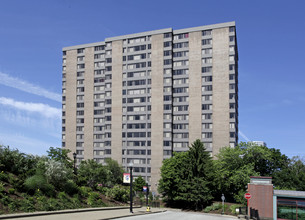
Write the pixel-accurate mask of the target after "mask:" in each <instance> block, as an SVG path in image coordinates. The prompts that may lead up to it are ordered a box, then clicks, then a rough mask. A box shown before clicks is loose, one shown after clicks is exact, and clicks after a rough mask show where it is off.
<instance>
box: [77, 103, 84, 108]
mask: <svg viewBox="0 0 305 220" xmlns="http://www.w3.org/2000/svg"><path fill="white" fill-rule="evenodd" d="M84 107H85V103H76V108H84Z"/></svg>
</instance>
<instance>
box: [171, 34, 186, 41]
mask: <svg viewBox="0 0 305 220" xmlns="http://www.w3.org/2000/svg"><path fill="white" fill-rule="evenodd" d="M188 37H189V34H188V33H186V34H177V35H174V40H179V39H185V38H188Z"/></svg>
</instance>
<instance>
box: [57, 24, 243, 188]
mask: <svg viewBox="0 0 305 220" xmlns="http://www.w3.org/2000/svg"><path fill="white" fill-rule="evenodd" d="M237 62H238V53H237V45H236V32H235V22H228V23H222V24H215V25H208V26H201V27H195V28H187V29H181V30H172V29H171V28H168V29H161V30H156V31H149V32H143V33H137V34H131V35H125V36H118V37H113V38H107V39H105V41H103V42H97V43H92V44H84V45H78V46H72V47H66V48H63V139H62V142H63V147H64V148H66V149H70V150H71V151H72V152H76V153H77V163H80V162H81V161H82V160H86V159H95V160H96V161H97V162H99V163H104V162H105V158H113V159H115V160H117V161H118V162H119V163H120V164H121V165H122V166H123V167H124V168H125V169H126V170H127V167H128V164H129V163H133V164H134V174H135V175H136V176H139V175H141V176H142V177H144V178H145V180H146V181H147V182H148V183H149V184H150V185H151V186H152V189H153V191H156V190H157V186H158V180H159V178H160V167H161V166H162V161H163V160H164V159H166V158H169V157H171V156H172V153H173V151H176V152H180V151H187V150H188V146H189V145H191V143H193V142H194V141H195V140H196V139H200V140H201V141H202V142H203V143H204V144H205V147H206V148H207V150H208V151H209V152H211V154H212V155H216V154H217V153H218V152H219V149H220V148H221V147H224V146H235V144H236V143H237V140H238V136H237V134H238V65H237ZM70 156H72V154H71V155H70Z"/></svg>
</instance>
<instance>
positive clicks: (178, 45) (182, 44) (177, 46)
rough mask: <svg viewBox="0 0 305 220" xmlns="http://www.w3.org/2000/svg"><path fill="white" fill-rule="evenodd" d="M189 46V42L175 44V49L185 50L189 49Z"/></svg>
mask: <svg viewBox="0 0 305 220" xmlns="http://www.w3.org/2000/svg"><path fill="white" fill-rule="evenodd" d="M188 46H189V43H188V42H183V43H175V44H174V49H177V48H184V47H188Z"/></svg>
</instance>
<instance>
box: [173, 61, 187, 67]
mask: <svg viewBox="0 0 305 220" xmlns="http://www.w3.org/2000/svg"><path fill="white" fill-rule="evenodd" d="M187 65H189V61H188V60H181V61H175V62H174V67H177V66H187Z"/></svg>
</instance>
